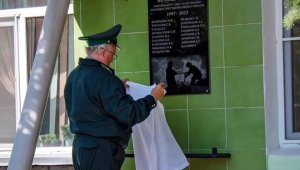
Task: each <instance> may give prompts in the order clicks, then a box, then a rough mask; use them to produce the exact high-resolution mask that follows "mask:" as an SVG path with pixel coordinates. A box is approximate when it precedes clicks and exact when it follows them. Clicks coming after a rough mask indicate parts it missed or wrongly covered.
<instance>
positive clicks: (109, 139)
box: [99, 136, 127, 149]
mask: <svg viewBox="0 0 300 170" xmlns="http://www.w3.org/2000/svg"><path fill="white" fill-rule="evenodd" d="M99 138H101V139H104V140H108V141H110V142H112V143H115V144H117V145H120V146H121V147H122V148H123V149H125V148H126V147H127V145H126V144H124V143H123V142H122V139H121V138H120V137H113V136H112V137H99Z"/></svg>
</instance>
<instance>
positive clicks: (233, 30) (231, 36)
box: [224, 24, 263, 66]
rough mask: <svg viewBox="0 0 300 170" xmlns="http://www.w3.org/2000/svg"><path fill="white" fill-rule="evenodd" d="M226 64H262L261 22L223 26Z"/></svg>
mask: <svg viewBox="0 0 300 170" xmlns="http://www.w3.org/2000/svg"><path fill="white" fill-rule="evenodd" d="M224 57H225V65H226V66H244V65H257V64H262V62H263V58H262V32H261V24H252V25H238V26H228V27H224Z"/></svg>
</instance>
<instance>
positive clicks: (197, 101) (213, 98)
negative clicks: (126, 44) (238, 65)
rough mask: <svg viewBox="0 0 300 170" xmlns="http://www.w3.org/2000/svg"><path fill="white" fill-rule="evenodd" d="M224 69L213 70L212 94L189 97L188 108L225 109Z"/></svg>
mask: <svg viewBox="0 0 300 170" xmlns="http://www.w3.org/2000/svg"><path fill="white" fill-rule="evenodd" d="M223 71H224V69H223V68H211V69H210V72H211V73H210V74H211V76H210V78H211V81H210V83H211V85H210V87H211V93H210V94H203V95H189V96H188V101H189V102H188V108H189V109H199V108H224V107H225V102H224V72H223Z"/></svg>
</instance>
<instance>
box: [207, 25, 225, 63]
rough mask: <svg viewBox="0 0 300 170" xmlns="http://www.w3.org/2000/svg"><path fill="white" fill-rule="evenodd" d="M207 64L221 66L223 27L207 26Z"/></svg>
mask: <svg viewBox="0 0 300 170" xmlns="http://www.w3.org/2000/svg"><path fill="white" fill-rule="evenodd" d="M209 36H210V37H209V64H210V67H223V63H224V62H223V29H222V27H213V28H209Z"/></svg>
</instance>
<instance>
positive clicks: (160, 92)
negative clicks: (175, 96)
mask: <svg viewBox="0 0 300 170" xmlns="http://www.w3.org/2000/svg"><path fill="white" fill-rule="evenodd" d="M165 87H166V84H165V83H163V82H161V83H159V84H158V85H156V86H155V87H154V88H153V89H152V90H151V95H152V96H153V97H154V98H155V100H156V101H157V100H160V99H162V98H163V97H164V95H165Z"/></svg>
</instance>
